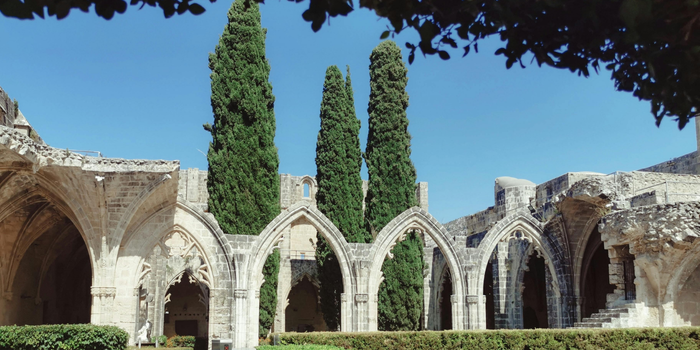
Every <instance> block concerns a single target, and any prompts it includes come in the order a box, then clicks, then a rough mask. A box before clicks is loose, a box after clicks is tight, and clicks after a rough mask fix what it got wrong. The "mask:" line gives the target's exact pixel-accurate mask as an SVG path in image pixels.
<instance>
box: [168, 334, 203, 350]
mask: <svg viewBox="0 0 700 350" xmlns="http://www.w3.org/2000/svg"><path fill="white" fill-rule="evenodd" d="M196 340H197V339H196V338H195V337H194V336H191V335H175V336H173V337H171V338H170V339H168V341H167V342H166V344H167V346H169V347H171V348H178V347H181V348H194V343H195V341H196Z"/></svg>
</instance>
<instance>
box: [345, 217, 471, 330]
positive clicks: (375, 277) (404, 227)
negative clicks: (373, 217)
mask: <svg viewBox="0 0 700 350" xmlns="http://www.w3.org/2000/svg"><path fill="white" fill-rule="evenodd" d="M412 230H413V231H416V232H419V233H420V234H421V235H423V236H426V235H427V236H430V238H432V239H433V241H434V242H435V243H436V244H437V247H438V248H439V249H440V251H441V252H442V254H443V255H444V256H445V260H446V263H447V266H448V268H449V270H450V271H451V273H452V274H451V276H452V278H453V280H452V287H453V295H452V296H451V298H450V300H451V302H452V303H453V304H452V327H453V329H455V330H461V329H465V326H466V324H465V320H464V316H465V313H464V302H463V300H464V299H465V296H466V293H465V291H466V288H467V286H466V280H465V279H464V277H463V274H462V269H461V266H462V263H461V259H460V257H459V254H458V252H457V248H456V247H455V246H454V245H453V243H452V242H453V237H452V236H451V235H450V234H449V233H448V232H447V230H446V229H445V228H444V227H443V226H442V224H440V223H439V222H438V221H437V220H435V218H433V217H432V215H430V214H429V213H428V212H427V211H425V210H423V209H421V208H419V207H413V208H409V209H407V210H406V211H404V212H403V213H401V214H399V215H398V216H397V217H396V218H394V219H393V220H391V221H390V222H389V223H388V224H387V225H386V226H385V227H384V228H383V229H382V231H381V232H379V234H378V235H377V238H376V240H375V242H374V243H373V244H372V248H371V250H370V253H369V263H370V269H369V276H368V277H369V280H368V292H369V294H368V295H366V297H365V298H363V299H361V301H362V300H363V301H362V302H363V303H367V304H368V310H367V312H368V315H369V324H368V329H365V330H364V331H376V330H377V293H378V290H379V285H380V283H381V281H382V279H383V276H382V275H383V274H382V271H381V268H382V265H383V263H384V260H385V258H391V250H392V249H393V247H394V246H395V245H396V243H397V242H399V241H401V240H403V239H404V237H405V235H406V233H407V232H409V231H412ZM356 307H358V308H359V307H360V306H359V305H358V306H356Z"/></svg>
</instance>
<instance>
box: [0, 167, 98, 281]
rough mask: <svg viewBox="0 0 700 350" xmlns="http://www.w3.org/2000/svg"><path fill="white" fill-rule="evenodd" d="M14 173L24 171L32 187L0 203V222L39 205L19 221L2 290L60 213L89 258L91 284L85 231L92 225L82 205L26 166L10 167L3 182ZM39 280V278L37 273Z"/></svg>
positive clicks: (90, 252) (92, 259)
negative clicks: (33, 244) (30, 249)
mask: <svg viewBox="0 0 700 350" xmlns="http://www.w3.org/2000/svg"><path fill="white" fill-rule="evenodd" d="M17 175H27V176H28V177H29V178H30V180H31V181H32V182H33V184H34V185H33V186H34V188H31V189H28V190H26V191H21V193H17V194H16V195H15V196H13V197H11V198H10V199H9V200H8V201H7V202H6V203H4V205H2V209H0V222H2V221H4V220H5V219H6V218H8V217H9V216H10V215H12V214H14V213H15V212H17V211H20V210H23V209H25V208H28V207H31V206H33V205H39V208H38V209H37V210H36V211H34V212H33V213H32V214H31V215H30V216H29V217H28V218H27V221H26V222H25V223H24V224H23V227H22V228H21V230H20V232H19V233H18V236H17V240H16V242H15V243H14V245H13V248H12V250H11V255H10V256H9V257H8V258H9V266H7V268H8V271H7V273H6V274H5V275H4V277H3V279H2V282H3V284H0V287H1V288H2V289H3V290H4V293H9V291H10V290H11V288H12V284H13V282H14V279H15V274H16V272H17V269H18V268H19V265H20V263H21V261H22V259H23V258H24V256H25V254H26V252H27V250H28V249H29V247H30V246H31V245H32V243H34V241H36V240H37V239H38V238H39V237H41V236H42V235H43V234H44V233H46V232H47V231H49V230H50V229H51V228H53V227H54V226H53V225H56V224H58V223H59V222H61V221H63V220H64V219H62V218H61V216H64V217H65V219H67V220H68V222H67V225H68V226H73V227H75V228H76V230H77V232H78V234H79V235H80V237H81V239H82V241H83V243H84V244H85V246H86V248H87V254H88V257H89V261H90V271H91V281H92V283H93V284H94V282H95V274H94V267H95V264H96V256H95V252H94V251H93V247H92V246H91V244H90V243H91V241H90V240H89V239H88V237H89V236H88V235H89V234H90V232H92V231H91V230H92V226H91V224H90V222H89V220H88V219H87V216H86V215H85V212H84V210H83V209H82V206H81V205H80V204H79V203H78V202H77V201H76V200H74V199H69V197H68V196H67V195H66V194H65V192H64V191H63V190H62V189H61V188H59V187H57V186H56V185H55V184H54V183H52V182H51V181H49V180H48V179H47V178H46V177H45V176H43V175H42V174H38V173H37V174H32V173H29V172H28V171H26V170H17V171H13V173H12V174H10V175H9V176H8V179H5V181H4V183H6V182H8V181H9V180H10V179H11V178H14V177H15V176H17ZM49 211H50V212H51V214H50V217H49V218H44V219H45V220H44V221H38V218H40V217H41V215H42V214H43V213H45V212H49ZM35 226H38V227H35ZM86 227H87V228H88V229H87V230H86V229H85V228H86ZM39 280H40V281H41V276H40V278H39Z"/></svg>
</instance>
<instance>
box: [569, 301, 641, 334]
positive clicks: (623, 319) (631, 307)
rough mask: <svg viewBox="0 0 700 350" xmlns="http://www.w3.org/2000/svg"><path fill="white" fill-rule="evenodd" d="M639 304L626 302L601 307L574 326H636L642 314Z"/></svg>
mask: <svg viewBox="0 0 700 350" xmlns="http://www.w3.org/2000/svg"><path fill="white" fill-rule="evenodd" d="M638 307H639V306H638V305H637V304H624V305H620V306H619V307H616V308H612V309H600V310H598V312H596V313H594V314H592V315H591V317H586V318H584V319H583V320H581V322H576V323H574V326H573V327H572V328H628V327H635V326H636V325H637V324H638V323H639V321H638V320H637V318H638V317H639V316H640V310H638Z"/></svg>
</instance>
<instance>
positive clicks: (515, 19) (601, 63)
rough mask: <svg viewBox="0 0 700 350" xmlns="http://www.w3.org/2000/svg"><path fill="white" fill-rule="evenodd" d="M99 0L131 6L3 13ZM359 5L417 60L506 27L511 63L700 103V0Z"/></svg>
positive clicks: (658, 106) (177, 0) (693, 109)
mask: <svg viewBox="0 0 700 350" xmlns="http://www.w3.org/2000/svg"><path fill="white" fill-rule="evenodd" d="M189 1H190V0H130V4H131V5H141V6H142V7H143V6H145V5H146V4H148V5H150V6H159V7H160V8H162V9H163V13H164V15H165V16H166V17H170V16H172V15H173V14H175V13H178V14H182V13H185V12H191V13H194V14H199V13H202V12H203V11H204V8H203V7H202V6H200V5H198V4H196V3H190V2H189ZM210 1H214V0H210ZM258 1H260V2H263V0H258ZM289 1H294V2H301V1H299V0H289ZM93 4H94V5H95V12H96V13H97V15H98V16H101V17H104V18H107V19H109V18H111V17H112V16H113V15H114V13H115V12H118V13H123V12H124V11H126V8H127V3H126V0H42V1H37V0H0V13H3V14H4V15H5V16H8V17H17V18H34V16H35V15H36V16H39V17H42V18H43V17H44V12H45V10H46V11H47V12H48V14H49V16H53V15H55V16H57V17H58V18H63V17H65V16H67V15H68V13H69V11H70V10H71V9H73V8H78V9H81V10H83V11H87V10H88V9H89V7H90V6H92V5H93ZM354 5H355V4H354V2H353V0H310V1H309V5H308V6H309V7H308V9H307V10H306V11H305V12H304V13H303V15H302V17H303V18H304V20H306V21H308V22H311V28H312V29H313V30H314V31H317V30H319V29H321V27H322V26H323V23H325V22H326V20H327V19H328V18H329V17H335V16H338V15H343V16H345V15H348V14H349V13H350V12H352V11H353V9H354ZM359 7H364V8H367V9H370V10H373V11H374V12H375V13H376V14H377V15H378V16H379V17H383V18H387V19H388V20H389V22H390V23H391V27H387V30H386V31H385V32H384V33H382V34H381V38H382V39H384V38H386V37H388V36H390V35H393V34H396V33H400V32H402V31H404V30H413V31H415V32H416V33H417V34H418V35H419V36H420V40H419V41H418V42H413V43H406V45H407V47H408V48H409V49H410V50H411V53H410V55H409V57H408V61H409V63H411V62H412V61H413V59H414V57H415V53H416V51H419V52H422V53H423V54H426V55H433V54H437V55H439V56H440V57H441V58H443V59H448V58H450V52H452V50H451V49H458V48H460V47H461V49H462V50H463V51H462V54H463V55H467V54H468V53H470V52H472V51H478V48H479V41H480V40H482V39H484V38H487V37H490V36H492V35H497V36H498V37H499V38H500V39H501V41H503V42H504V45H503V47H501V48H499V49H498V50H496V54H497V55H503V56H504V57H505V58H506V67H507V68H510V67H512V66H513V65H514V64H516V63H517V64H519V65H520V66H523V67H524V66H525V63H527V62H532V61H535V62H537V64H538V65H542V64H546V65H550V66H552V67H556V68H562V69H568V70H570V71H572V72H574V73H577V74H579V75H583V76H588V75H589V74H590V71H591V70H593V71H596V72H598V71H599V70H600V69H601V67H604V68H605V69H607V70H609V71H610V72H611V78H612V80H613V81H614V84H615V87H616V88H617V90H619V91H626V92H632V93H633V95H634V96H636V97H637V98H639V99H640V100H644V101H649V102H650V103H651V111H652V114H653V115H654V117H655V118H656V123H657V125H658V124H659V123H661V121H662V120H663V118H664V117H671V118H674V119H676V120H677V122H678V126H679V128H683V127H684V126H685V125H686V124H687V122H688V121H689V119H690V118H692V117H693V116H695V115H696V114H697V113H698V111H699V109H700V93H698V91H700V1H698V0H665V1H658V0H657V1H655V0H546V1H541V0H444V1H426V0H390V1H384V0H382V1H380V0H360V1H359Z"/></svg>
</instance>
